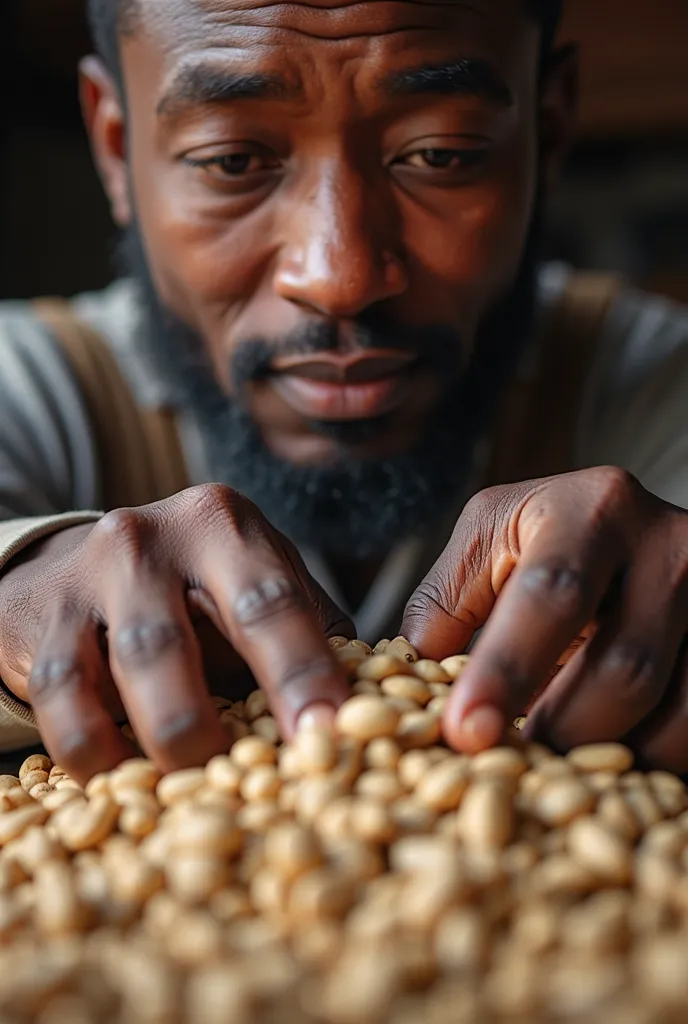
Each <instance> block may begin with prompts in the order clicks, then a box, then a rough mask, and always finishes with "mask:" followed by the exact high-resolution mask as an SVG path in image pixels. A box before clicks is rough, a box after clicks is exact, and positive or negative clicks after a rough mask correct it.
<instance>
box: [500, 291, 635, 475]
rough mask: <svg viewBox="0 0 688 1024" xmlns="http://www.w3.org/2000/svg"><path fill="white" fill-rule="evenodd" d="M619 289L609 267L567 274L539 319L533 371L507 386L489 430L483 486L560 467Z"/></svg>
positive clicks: (572, 464)
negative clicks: (555, 299) (491, 432)
mask: <svg viewBox="0 0 688 1024" xmlns="http://www.w3.org/2000/svg"><path fill="white" fill-rule="evenodd" d="M620 290H621V280H620V279H619V278H618V277H616V276H614V275H611V274H601V273H577V274H572V276H571V278H570V279H569V281H568V283H567V285H566V287H565V289H564V292H563V294H562V296H561V298H560V300H559V301H558V303H557V304H556V305H555V307H554V308H553V309H552V311H551V312H550V314H549V315H548V316H547V318H546V320H545V323H544V324H543V328H542V333H541V338H540V343H539V346H538V354H539V358H538V364H537V368H536V371H535V374H534V376H533V377H532V378H531V379H529V380H527V381H525V382H523V381H521V382H518V383H517V384H515V385H513V386H512V387H511V388H509V389H508V390H507V393H506V395H505V398H504V400H503V402H502V406H501V409H500V412H499V416H498V421H497V427H496V430H495V433H494V435H493V446H492V457H491V465H490V469H489V473H488V485H491V484H498V483H515V482H517V481H520V480H533V479H537V478H539V477H544V476H552V475H555V474H557V473H566V472H570V471H572V470H574V469H577V468H579V467H578V466H577V465H576V431H577V427H578V422H579V417H580V409H581V404H582V400H583V394H584V389H585V384H586V381H587V380H588V377H589V374H590V370H591V367H592V362H593V359H594V357H595V353H596V349H597V342H598V339H599V336H600V331H601V329H602V326H603V324H604V321H605V319H606V316H607V314H608V312H609V310H610V308H611V306H612V304H613V303H614V300H615V299H616V297H617V296H618V294H619V292H620Z"/></svg>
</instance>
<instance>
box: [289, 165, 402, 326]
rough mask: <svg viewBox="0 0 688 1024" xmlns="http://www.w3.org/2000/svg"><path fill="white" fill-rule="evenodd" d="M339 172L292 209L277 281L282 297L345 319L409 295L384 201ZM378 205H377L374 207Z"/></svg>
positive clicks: (324, 176)
mask: <svg viewBox="0 0 688 1024" xmlns="http://www.w3.org/2000/svg"><path fill="white" fill-rule="evenodd" d="M375 192H376V190H375V189H373V188H371V187H370V185H368V187H366V181H365V180H363V178H362V177H361V176H360V175H359V174H357V173H354V172H353V171H351V170H347V169H346V168H343V167H342V166H341V165H339V164H333V165H331V166H330V167H329V168H327V169H325V171H324V172H323V171H322V169H321V170H320V173H319V175H318V181H317V186H316V188H313V187H312V183H311V188H310V189H309V191H308V198H307V199H304V200H302V201H301V202H300V203H299V202H298V201H297V202H295V207H294V209H295V213H294V217H293V219H292V220H291V221H290V223H289V237H288V239H287V241H286V243H285V245H284V246H283V248H282V251H281V253H280V260H279V265H278V267H277V270H276V273H275V279H274V288H275V291H276V293H277V294H278V295H280V296H281V297H282V298H284V299H288V300H289V301H291V302H295V303H298V304H299V305H301V306H305V307H308V308H309V309H311V310H313V311H315V312H317V313H319V314H321V315H322V316H327V317H331V318H347V317H354V316H357V315H359V314H361V313H362V312H363V311H364V310H366V309H369V308H370V307H371V306H373V305H375V304H376V303H378V302H382V301H384V300H385V299H390V298H393V297H394V296H396V295H400V294H402V293H403V292H404V291H405V290H406V289H407V287H408V280H407V274H406V269H405V266H404V262H403V257H402V256H401V255H400V254H399V252H398V251H395V247H394V244H393V243H391V242H390V237H389V236H390V233H391V232H390V230H389V226H388V225H385V224H384V223H383V216H382V209H381V206H382V205H384V204H381V203H380V200H379V193H377V196H376V195H374V193H375ZM376 199H377V201H376Z"/></svg>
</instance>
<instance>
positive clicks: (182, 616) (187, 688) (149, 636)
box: [104, 564, 230, 772]
mask: <svg viewBox="0 0 688 1024" xmlns="http://www.w3.org/2000/svg"><path fill="white" fill-rule="evenodd" d="M132 577H135V578H132ZM118 584H119V585H118V587H117V589H116V590H114V591H112V592H111V593H110V594H108V597H107V603H106V605H105V608H104V611H105V615H106V618H107V622H108V645H109V656H110V665H111V668H112V674H113V677H114V679H115V682H116V684H117V687H118V689H119V692H120V694H121V696H122V701H123V703H124V706H125V708H126V710H127V714H128V717H129V721H130V723H131V725H132V727H133V729H134V732H135V733H136V736H137V738H138V740H139V742H140V743H141V746H142V747H143V749H144V751H145V752H146V754H147V755H148V756H149V757H150V758H151V759H152V760H154V761H155V763H156V764H157V765H158V766H159V767H160V768H161V770H162V771H164V772H168V771H174V770H175V769H178V768H189V767H193V766H199V765H203V764H206V763H207V761H209V760H210V758H211V757H213V756H214V755H215V754H218V753H222V752H223V751H226V750H227V749H228V747H229V744H230V740H229V738H228V736H227V734H226V733H225V731H224V729H223V728H222V726H221V724H220V722H219V720H218V717H217V713H216V711H215V708H214V705H213V702H212V700H211V697H210V694H209V692H208V688H207V686H206V683H205V679H204V675H203V665H202V659H201V653H200V649H199V646H198V642H197V640H196V636H195V634H194V630H193V626H192V624H191V619H190V617H189V612H188V609H187V606H186V601H185V596H184V592H183V588H182V583H181V581H180V580H179V579H177V578H175V579H172V578H170V579H165V578H164V577H161V576H160V575H157V576H153V575H152V574H151V573H149V572H147V571H146V569H145V568H144V567H143V566H141V565H140V564H139V565H137V567H136V570H135V574H134V573H133V572H130V571H129V570H128V568H127V566H126V565H124V564H123V565H122V567H121V569H120V575H119V577H118Z"/></svg>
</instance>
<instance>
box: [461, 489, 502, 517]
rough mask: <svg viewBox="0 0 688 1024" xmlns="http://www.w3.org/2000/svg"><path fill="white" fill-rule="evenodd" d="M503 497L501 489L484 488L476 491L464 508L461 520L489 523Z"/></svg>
mask: <svg viewBox="0 0 688 1024" xmlns="http://www.w3.org/2000/svg"><path fill="white" fill-rule="evenodd" d="M503 496H504V488H503V487H486V488H485V489H484V490H482V491H478V493H477V494H474V495H473V497H472V498H470V500H469V501H468V502H466V505H465V506H464V510H463V513H462V518H465V519H468V520H470V521H471V522H478V523H485V522H489V521H490V520H491V519H492V518H493V517H494V514H495V511H496V510H497V509H498V508H499V506H500V504H501V502H502V500H503Z"/></svg>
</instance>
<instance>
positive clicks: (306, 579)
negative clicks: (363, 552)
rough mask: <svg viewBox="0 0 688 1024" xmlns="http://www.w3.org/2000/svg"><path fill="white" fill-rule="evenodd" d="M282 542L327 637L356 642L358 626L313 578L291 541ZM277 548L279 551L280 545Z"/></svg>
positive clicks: (283, 539) (282, 537)
mask: <svg viewBox="0 0 688 1024" xmlns="http://www.w3.org/2000/svg"><path fill="white" fill-rule="evenodd" d="M280 541H281V549H282V551H283V553H284V556H285V558H286V559H287V561H288V562H289V564H290V566H291V568H292V571H293V572H294V575H295V576H296V579H297V580H298V582H299V584H300V585H301V589H302V590H303V592H304V594H305V595H306V597H307V598H308V601H309V604H310V606H311V607H312V609H313V611H314V612H315V616H316V618H317V620H318V623H319V624H320V628H321V629H322V631H323V632H324V634H325V636H344V637H346V638H347V639H349V640H355V639H356V626H355V625H354V623H353V622H352V620H351V619H350V618H349V616H348V615H346V614H345V613H344V612H343V611H342V609H341V608H340V607H339V606H338V605H337V604H336V603H335V602H334V601H333V600H332V598H331V597H330V595H329V594H328V593H327V591H326V590H325V589H324V587H322V586H321V585H320V584H319V583H318V581H317V580H316V579H314V578H313V577H312V576H311V574H310V573H309V571H308V569H307V567H306V564H305V562H304V561H303V558H302V557H301V555H300V553H299V551H298V550H297V548H296V547H295V546H294V545H293V544H292V543H291V541H290V540H287V538H286V537H284V536H281V537H280ZM275 546H276V547H277V548H278V550H279V547H278V545H275Z"/></svg>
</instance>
